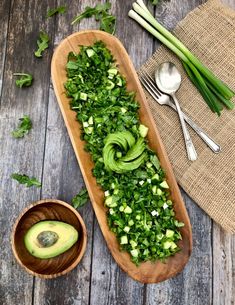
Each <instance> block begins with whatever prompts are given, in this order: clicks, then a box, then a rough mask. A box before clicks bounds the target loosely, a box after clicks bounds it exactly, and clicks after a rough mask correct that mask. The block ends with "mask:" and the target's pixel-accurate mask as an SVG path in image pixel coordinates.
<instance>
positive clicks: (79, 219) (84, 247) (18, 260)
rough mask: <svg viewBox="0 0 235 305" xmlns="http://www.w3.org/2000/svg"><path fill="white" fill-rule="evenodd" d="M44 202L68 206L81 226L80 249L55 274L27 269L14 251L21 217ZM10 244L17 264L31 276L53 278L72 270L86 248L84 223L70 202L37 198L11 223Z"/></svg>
mask: <svg viewBox="0 0 235 305" xmlns="http://www.w3.org/2000/svg"><path fill="white" fill-rule="evenodd" d="M45 203H55V204H58V205H62V206H64V207H66V208H68V209H69V210H71V211H72V212H73V213H74V214H75V216H76V217H77V219H78V221H79V223H80V225H81V228H82V234H83V242H82V247H81V250H80V252H79V255H78V257H77V258H76V260H75V261H74V262H73V263H72V264H71V265H70V266H69V267H67V268H66V269H65V270H63V271H61V272H58V273H55V274H41V273H37V272H35V271H32V270H31V269H29V268H28V267H27V266H26V265H24V264H23V263H22V261H21V259H20V258H19V255H18V253H17V251H16V246H15V234H16V230H17V226H18V225H19V222H20V220H21V219H22V217H23V216H24V215H25V214H26V213H27V212H28V211H29V210H31V209H32V208H34V207H35V206H38V205H41V204H45ZM11 246H12V251H13V254H14V256H15V258H16V260H17V262H18V263H19V265H20V266H21V267H23V268H24V269H25V270H26V271H27V272H28V273H29V274H31V275H33V276H37V277H39V278H42V279H53V278H56V277H59V276H62V275H65V274H67V273H68V272H70V271H72V270H73V269H74V268H75V267H76V266H77V265H78V264H79V262H80V261H81V259H82V257H83V255H84V253H85V250H86V246H87V230H86V226H85V223H84V221H83V219H82V217H81V215H80V214H79V213H78V211H77V210H75V209H74V208H73V207H72V206H71V205H70V204H68V203H67V202H65V201H62V200H58V199H42V200H38V201H35V202H33V203H31V204H30V205H29V206H28V207H26V208H25V209H23V211H22V212H21V213H20V215H19V216H18V217H17V219H16V221H15V224H14V225H13V229H12V234H11Z"/></svg>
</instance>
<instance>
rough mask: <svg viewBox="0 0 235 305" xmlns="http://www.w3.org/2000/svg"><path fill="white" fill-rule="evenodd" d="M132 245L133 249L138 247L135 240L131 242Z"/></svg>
mask: <svg viewBox="0 0 235 305" xmlns="http://www.w3.org/2000/svg"><path fill="white" fill-rule="evenodd" d="M130 245H131V247H132V248H135V247H137V245H138V244H137V242H135V241H134V240H130Z"/></svg>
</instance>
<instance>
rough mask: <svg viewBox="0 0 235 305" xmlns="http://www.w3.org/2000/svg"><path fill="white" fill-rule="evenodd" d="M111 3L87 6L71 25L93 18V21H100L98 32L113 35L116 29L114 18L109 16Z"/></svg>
mask: <svg viewBox="0 0 235 305" xmlns="http://www.w3.org/2000/svg"><path fill="white" fill-rule="evenodd" d="M110 8H111V3H110V2H106V3H104V4H97V5H96V6H95V7H90V6H87V7H86V8H85V10H84V12H82V13H81V14H80V15H78V16H77V17H75V18H74V19H73V21H72V23H71V24H72V25H73V24H75V23H78V22H80V21H81V20H82V19H84V18H89V17H92V16H94V17H95V20H97V21H100V30H102V31H105V32H108V33H111V34H113V33H114V32H115V27H116V17H115V16H113V15H111V14H109V10H110Z"/></svg>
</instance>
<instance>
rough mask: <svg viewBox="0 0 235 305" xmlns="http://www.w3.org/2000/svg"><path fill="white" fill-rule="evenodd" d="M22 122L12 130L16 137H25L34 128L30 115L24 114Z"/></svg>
mask: <svg viewBox="0 0 235 305" xmlns="http://www.w3.org/2000/svg"><path fill="white" fill-rule="evenodd" d="M20 122H21V123H20V124H19V126H18V127H17V129H15V130H14V131H12V133H11V134H12V136H13V137H14V138H23V137H24V136H25V135H26V134H27V133H28V132H29V131H30V129H31V128H32V122H31V120H30V118H29V116H27V115H25V116H23V118H20Z"/></svg>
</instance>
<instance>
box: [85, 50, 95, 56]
mask: <svg viewBox="0 0 235 305" xmlns="http://www.w3.org/2000/svg"><path fill="white" fill-rule="evenodd" d="M86 53H87V56H88V57H92V56H93V55H94V54H95V51H94V50H92V49H87V50H86Z"/></svg>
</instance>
